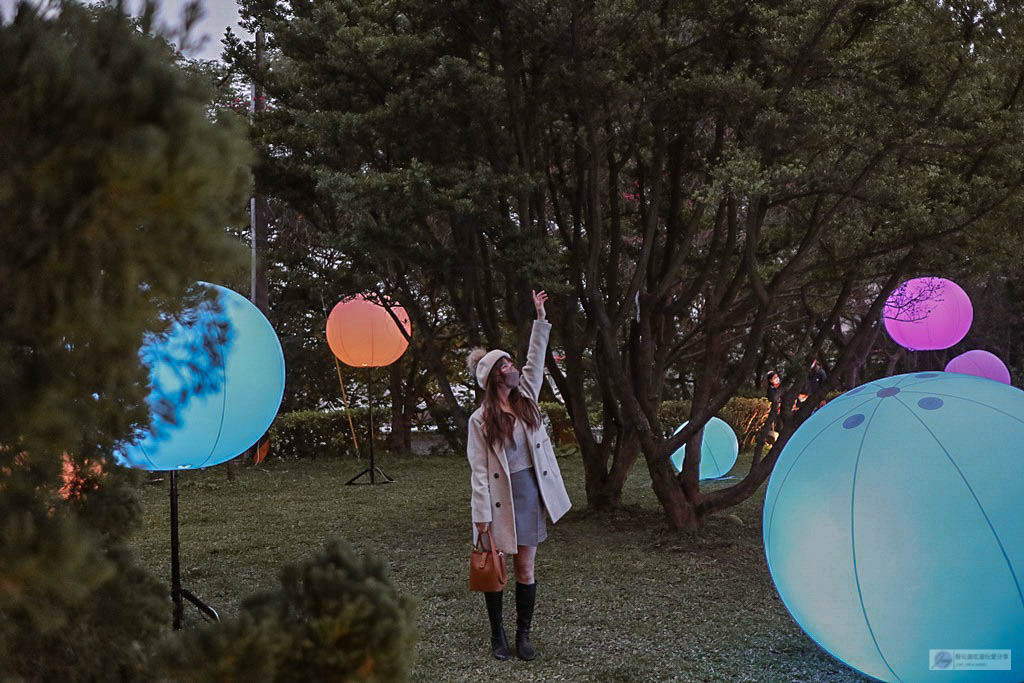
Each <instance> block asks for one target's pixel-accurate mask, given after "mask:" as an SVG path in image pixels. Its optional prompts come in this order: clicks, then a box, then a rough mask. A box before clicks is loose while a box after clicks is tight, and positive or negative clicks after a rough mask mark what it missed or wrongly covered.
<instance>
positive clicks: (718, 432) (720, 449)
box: [672, 417, 740, 479]
mask: <svg viewBox="0 0 1024 683" xmlns="http://www.w3.org/2000/svg"><path fill="white" fill-rule="evenodd" d="M689 423H690V421H689V420H687V421H686V422H684V423H683V424H681V425H679V427H677V428H676V431H674V432H672V434H673V435H675V434H678V433H679V432H681V431H682V429H683V427H685V426H686V425H688V424H689ZM739 452H740V444H739V441H737V440H736V433H735V432H733V431H732V427H730V426H729V424H728V423H727V422H726V421H725V420H721V419H719V418H717V417H713V418H711V419H710V420H708V423H707V424H706V425H704V438H703V439H701V442H700V478H701V479H717V478H718V477H724V476H725V475H726V474H728V473H729V470H731V469H732V466H733V465H735V464H736V458H737V456H739ZM685 454H686V446H685V445H683V446H681V447H680V448H679V449H678V450H676V452H675V453H673V454H672V466H673V467H675V468H676V471H677V472H678V471H679V470H681V469H683V456H684V455H685Z"/></svg>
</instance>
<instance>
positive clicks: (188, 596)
mask: <svg viewBox="0 0 1024 683" xmlns="http://www.w3.org/2000/svg"><path fill="white" fill-rule="evenodd" d="M170 475H171V599H172V600H173V601H174V630H175V631H178V630H181V617H182V612H183V611H184V609H185V605H184V603H183V602H182V598H184V599H185V600H188V601H189V602H191V603H192V604H193V605H195V606H196V607H197V608H198V609H199V611H200V612H202V614H203V618H204V619H206V620H207V621H211V620H212V621H220V617H219V616H217V611H216V610H215V609H213V608H212V607H210V606H209V605H207V604H206V603H205V602H203V601H202V600H200V599H199V598H197V597H196V596H195V594H194V593H192V592H191V591H188V590H185V589H184V588H182V587H181V562H180V561H179V560H178V473H177V472H176V471H174V470H171V471H170Z"/></svg>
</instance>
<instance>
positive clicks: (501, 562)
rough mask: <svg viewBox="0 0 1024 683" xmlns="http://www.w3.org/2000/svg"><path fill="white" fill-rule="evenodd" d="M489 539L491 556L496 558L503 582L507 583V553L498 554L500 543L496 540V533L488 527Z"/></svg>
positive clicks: (495, 561)
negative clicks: (492, 532)
mask: <svg viewBox="0 0 1024 683" xmlns="http://www.w3.org/2000/svg"><path fill="white" fill-rule="evenodd" d="M486 533H487V540H488V541H490V543H491V557H492V558H494V564H495V565H497V567H498V574H499V575H500V576H501V582H502V583H505V574H506V572H507V571H508V570H507V569H506V568H505V553H501V554H500V556H499V554H498V545H497V544H496V543H495V542H494V535H493V534H491V529H490V527H488V529H487V532H486Z"/></svg>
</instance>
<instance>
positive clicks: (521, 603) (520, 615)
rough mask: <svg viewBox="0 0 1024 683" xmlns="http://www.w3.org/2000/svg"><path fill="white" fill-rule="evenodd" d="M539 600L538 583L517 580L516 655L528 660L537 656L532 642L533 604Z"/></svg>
mask: <svg viewBox="0 0 1024 683" xmlns="http://www.w3.org/2000/svg"><path fill="white" fill-rule="evenodd" d="M536 602H537V584H536V583H531V584H525V583H519V582H518V581H517V582H516V655H517V656H518V657H519V659H525V660H527V661H529V660H531V659H533V658H534V657H536V656H537V653H536V652H535V651H534V649H533V643H531V642H530V624H531V623H532V622H533V605H534V603H536Z"/></svg>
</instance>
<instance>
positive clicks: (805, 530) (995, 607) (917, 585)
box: [763, 372, 1024, 683]
mask: <svg viewBox="0 0 1024 683" xmlns="http://www.w3.org/2000/svg"><path fill="white" fill-rule="evenodd" d="M1022 451H1024V392H1022V391H1020V390H1018V389H1015V388H1013V387H1011V386H1008V385H1006V384H1002V383H1000V382H994V381H992V380H988V379H984V378H981V377H974V376H970V375H959V374H950V373H943V372H922V373H913V374H907V375H899V376H896V377H887V378H885V379H881V380H878V381H875V382H870V383H868V384H864V385H862V386H859V387H857V388H855V389H852V390H850V391H848V392H846V393H845V394H843V395H842V396H840V397H838V398H836V399H835V400H833V401H831V402H829V403H828V404H827V405H825V406H824V407H823V408H822V409H821V410H819V411H818V412H816V413H815V414H814V415H812V416H811V417H810V418H809V419H808V420H807V421H806V422H805V423H804V424H803V425H801V427H800V428H799V429H798V430H797V431H796V433H795V434H794V435H793V437H792V438H791V439H790V440H789V442H788V443H787V444H786V446H785V448H784V449H783V451H782V453H781V454H780V456H779V460H778V462H777V463H776V464H775V468H774V470H773V472H772V475H771V479H770V481H769V482H768V490H767V493H766V497H765V502H764V526H763V530H764V547H765V553H766V555H767V559H768V567H769V569H770V571H771V575H772V579H773V580H774V582H775V586H776V587H777V588H778V591H779V595H780V596H781V597H782V600H783V602H784V603H785V605H786V607H787V608H788V609H789V611H790V613H791V614H792V615H793V618H794V619H795V620H796V622H797V623H798V624H799V625H800V626H801V628H803V629H804V631H806V632H807V634H808V635H809V636H810V637H811V638H813V639H814V640H815V641H816V642H817V643H818V644H819V645H820V646H821V647H822V648H824V649H825V650H827V651H828V652H830V653H831V654H833V655H834V656H835V657H837V658H838V659H840V660H842V661H843V662H845V663H846V664H848V665H849V666H851V667H853V668H855V669H857V670H859V671H861V672H863V673H865V674H867V675H869V676H873V677H875V678H877V679H880V680H883V681H903V682H906V683H911V682H914V681H942V682H943V683H945V682H949V681H972V682H976V683H996V682H998V683H1019V681H1022V680H1024V590H1022V580H1024V476H1022V475H1021V471H1020V468H1021V456H1022ZM966 650H972V651H975V653H978V652H979V651H980V652H981V653H982V654H986V655H991V658H988V659H972V660H964V661H963V662H961V661H960V660H959V659H957V657H958V655H959V654H961V653H963V651H966ZM1003 654H1009V657H1008V658H1006V659H1003V658H1002V655H1003ZM996 656H999V657H1000V659H999V660H998V661H997V660H996V659H995V657H996ZM964 662H971V664H970V665H971V666H973V667H974V668H973V669H967V668H957V667H958V666H959V665H960V664H963V663H964ZM965 665H966V664H965ZM997 666H1007V667H1008V668H1007V669H1006V670H1001V669H997V668H994V667H997ZM981 667H983V668H981Z"/></svg>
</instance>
